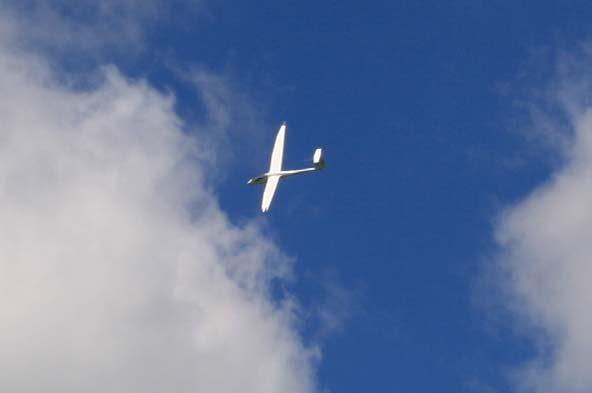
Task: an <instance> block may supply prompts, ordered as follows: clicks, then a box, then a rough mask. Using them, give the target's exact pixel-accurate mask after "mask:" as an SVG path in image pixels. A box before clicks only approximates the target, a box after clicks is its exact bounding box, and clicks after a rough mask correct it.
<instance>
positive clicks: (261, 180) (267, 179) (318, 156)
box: [247, 122, 325, 212]
mask: <svg viewBox="0 0 592 393" xmlns="http://www.w3.org/2000/svg"><path fill="white" fill-rule="evenodd" d="M286 127H287V125H286V122H284V123H283V124H282V126H281V127H280V129H279V131H278V133H277V136H276V137H275V144H274V145H273V151H272V152H271V163H270V164H269V171H268V172H267V173H264V174H262V175H261V176H257V177H255V178H253V179H251V180H249V181H248V182H247V184H265V190H264V191H263V199H262V200H261V211H262V212H266V211H268V210H269V207H270V206H271V201H272V200H273V195H274V194H275V190H276V188H277V186H278V183H279V182H280V180H281V179H283V178H284V177H288V176H292V175H299V174H301V173H307V172H314V171H318V170H321V169H323V168H324V167H325V160H324V159H323V150H322V149H320V148H319V149H316V150H315V152H314V155H313V158H312V160H313V164H314V166H313V167H312V168H304V169H295V170H289V171H285V170H282V157H283V155H284V139H285V137H286Z"/></svg>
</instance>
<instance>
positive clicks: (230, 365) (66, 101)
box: [0, 2, 319, 393]
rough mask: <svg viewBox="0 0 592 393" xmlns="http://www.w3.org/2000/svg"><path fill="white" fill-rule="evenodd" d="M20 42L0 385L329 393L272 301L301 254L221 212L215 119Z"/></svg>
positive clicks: (7, 140) (6, 162)
mask: <svg viewBox="0 0 592 393" xmlns="http://www.w3.org/2000/svg"><path fill="white" fill-rule="evenodd" d="M35 3H36V4H41V3H40V2H35ZM89 3H90V2H89ZM132 3H135V2H132ZM142 3H143V2H142ZM53 4H54V5H55V4H61V3H59V2H56V3H53ZM114 4H115V3H114ZM118 4H119V3H118ZM121 4H123V2H121ZM14 15H16V14H14V13H11V17H13V16H14ZM2 17H3V18H4V19H6V18H7V14H2ZM13 21H15V23H16V22H18V21H17V20H13ZM3 28H4V29H10V26H7V25H3ZM68 28H69V27H68ZM15 37H16V35H5V36H3V39H2V41H0V92H1V95H0V100H1V103H0V119H2V128H1V130H0V220H1V222H2V223H3V224H2V225H0V347H1V348H2V350H1V351H0V391H6V392H38V391H51V392H64V393H68V392H81V391H83V392H91V393H92V392H126V393H130V392H143V393H144V392H163V391H174V392H195V391H199V392H218V393H224V392H233V393H234V392H245V393H249V392H258V393H262V392H269V393H272V392H274V393H275V392H303V393H304V392H313V391H315V386H316V383H315V365H316V362H317V360H318V356H319V355H318V350H317V349H316V348H315V347H310V346H306V345H304V344H303V342H302V340H301V338H300V336H299V333H298V331H297V329H296V326H297V325H298V323H297V322H298V321H297V317H296V314H297V313H295V312H294V310H295V308H296V306H295V305H294V304H293V300H292V299H291V298H290V297H289V296H288V297H286V298H285V299H284V300H277V299H275V300H274V297H273V296H272V290H271V285H272V282H273V281H274V280H277V279H282V278H284V277H286V276H287V275H289V274H290V263H289V261H287V259H286V258H285V257H284V256H283V255H282V253H281V251H279V250H278V249H277V247H276V246H275V245H274V244H273V243H272V242H270V241H269V240H268V239H267V238H266V237H265V236H264V235H263V234H262V232H261V231H260V229H259V228H258V227H257V225H255V224H249V223H247V224H245V225H242V226H240V227H237V226H235V225H233V224H232V223H230V222H229V220H228V219H227V217H226V216H225V214H224V213H223V212H222V211H221V210H220V208H219V207H218V204H217V202H216V200H215V198H214V196H213V195H212V194H211V192H210V187H208V185H207V184H206V182H205V180H204V165H206V160H207V159H208V158H207V157H204V156H203V155H202V154H201V152H202V151H203V146H202V145H201V140H200V128H199V126H195V127H194V128H195V130H194V131H195V132H194V133H192V134H191V135H188V134H187V133H186V132H184V128H185V125H184V124H183V121H182V119H180V118H179V117H178V116H177V115H176V113H175V111H174V97H173V96H172V95H171V94H163V93H162V92H159V91H157V90H155V89H154V88H153V87H151V86H150V84H149V83H148V82H146V81H143V80H134V81H132V80H129V79H128V78H126V77H125V76H124V75H122V74H121V73H120V72H119V71H118V70H117V68H116V67H114V66H108V67H103V68H101V70H100V71H99V72H98V73H97V74H96V75H94V76H93V77H92V80H93V83H92V84H89V85H88V86H86V87H85V88H73V87H71V86H70V85H68V84H65V83H63V80H64V78H63V76H61V75H56V74H55V72H54V71H53V70H52V68H51V67H50V66H49V65H48V62H47V61H46V59H45V57H44V56H42V55H39V54H38V53H39V52H36V51H32V48H33V47H34V45H33V44H31V43H29V44H27V45H21V44H20V43H19V42H18V41H14V40H15V39H16V38H15ZM15 48H16V49H18V50H15ZM89 86H91V87H89ZM202 88H204V87H202ZM212 105H214V104H212ZM217 116H218V115H217V114H216V113H214V114H212V117H211V118H213V119H217ZM216 121H217V120H216ZM214 123H215V122H214ZM210 126H215V124H214V125H210Z"/></svg>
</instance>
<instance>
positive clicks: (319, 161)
mask: <svg viewBox="0 0 592 393" xmlns="http://www.w3.org/2000/svg"><path fill="white" fill-rule="evenodd" d="M312 161H313V162H314V166H315V168H316V169H323V168H324V167H325V159H324V158H323V149H321V148H320V147H319V148H318V149H316V150H315V152H314V155H313V156H312Z"/></svg>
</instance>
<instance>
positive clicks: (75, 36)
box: [0, 0, 203, 60]
mask: <svg viewBox="0 0 592 393" xmlns="http://www.w3.org/2000/svg"><path fill="white" fill-rule="evenodd" d="M202 5H203V4H202V1H201V0H102V1H94V0H77V1H70V0H5V1H3V4H1V5H0V12H1V13H2V15H3V16H4V17H3V19H2V24H3V25H6V26H10V29H8V30H12V32H14V33H16V34H15V36H14V37H12V40H13V41H14V42H17V43H18V44H19V45H27V46H29V47H34V48H35V50H44V51H45V52H47V53H53V54H58V55H61V56H70V55H72V54H74V53H77V54H79V53H84V54H85V55H86V56H87V57H90V58H92V57H95V58H96V57H98V58H100V57H101V56H98V55H99V54H104V53H105V52H120V53H125V54H126V56H130V55H131V54H138V53H140V52H142V51H143V50H144V49H146V47H147V44H149V41H150V40H149V38H150V33H151V31H152V29H153V28H154V27H156V26H163V25H167V23H168V22H169V21H170V20H172V19H173V17H174V21H175V24H183V23H187V22H188V21H189V20H188V19H189V18H190V17H195V16H196V15H198V14H199V13H200V11H202V9H203V7H202ZM194 23H195V22H194ZM5 30H7V29H5ZM87 60H88V59H87Z"/></svg>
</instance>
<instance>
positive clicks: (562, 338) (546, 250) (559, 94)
mask: <svg viewBox="0 0 592 393" xmlns="http://www.w3.org/2000/svg"><path fill="white" fill-rule="evenodd" d="M591 53H592V51H590V50H589V47H587V46H586V45H583V46H581V47H580V50H579V51H577V53H576V52H573V53H560V54H559V55H558V56H557V58H556V63H555V64H556V75H555V78H554V80H553V81H552V83H550V84H549V88H548V89H547V90H546V91H545V94H543V95H540V96H539V98H540V97H544V100H545V107H544V108H543V109H544V110H538V111H537V112H536V113H537V117H536V119H535V120H536V123H535V124H536V125H537V126H543V129H544V132H545V134H547V135H548V133H549V132H551V133H552V134H553V135H561V138H559V139H556V140H561V143H559V144H557V146H558V149H559V150H560V156H561V157H562V163H561V164H560V165H559V166H558V167H556V168H555V169H554V171H553V173H552V174H551V175H550V176H549V179H548V180H546V181H545V182H544V183H543V184H541V185H540V186H539V187H538V188H537V189H535V190H534V191H533V192H531V193H530V195H528V196H527V197H526V198H524V199H523V200H521V201H519V202H518V203H516V204H515V205H514V206H512V207H510V208H508V209H507V211H505V212H504V214H503V215H502V216H501V218H500V221H499V224H498V226H497V241H498V244H499V246H500V255H499V257H498V267H499V268H500V272H501V274H500V275H499V276H498V278H499V279H500V281H501V284H500V285H501V286H502V287H503V289H504V291H505V296H506V297H505V301H506V302H507V304H508V306H509V307H510V308H511V309H512V311H513V312H514V315H516V316H517V320H518V321H520V323H521V326H522V327H523V328H525V329H526V330H523V331H524V332H526V333H528V334H530V335H531V337H532V338H533V341H534V344H535V347H536V349H537V355H536V357H535V358H534V359H532V360H531V361H530V362H529V363H528V364H527V365H525V366H524V368H523V369H521V371H520V372H518V373H517V375H516V380H517V381H518V383H519V385H520V386H521V388H522V389H524V390H525V391H534V392H541V393H560V392H561V393H565V392H570V393H581V392H590V391H592V373H590V365H591V364H592V313H591V312H590V310H592V285H590V284H591V282H592V281H591V278H592V242H591V241H590V235H591V234H592V105H591V103H592V100H591V99H592V73H591V72H590V71H589V70H590V65H592V56H591ZM538 107H539V108H540V106H538ZM545 108H546V109H545Z"/></svg>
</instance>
